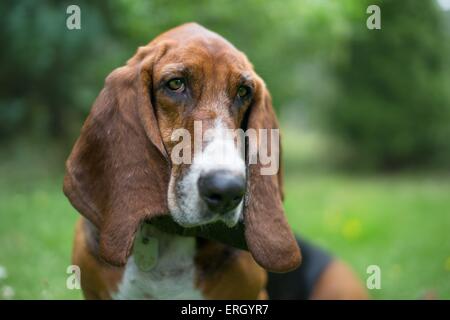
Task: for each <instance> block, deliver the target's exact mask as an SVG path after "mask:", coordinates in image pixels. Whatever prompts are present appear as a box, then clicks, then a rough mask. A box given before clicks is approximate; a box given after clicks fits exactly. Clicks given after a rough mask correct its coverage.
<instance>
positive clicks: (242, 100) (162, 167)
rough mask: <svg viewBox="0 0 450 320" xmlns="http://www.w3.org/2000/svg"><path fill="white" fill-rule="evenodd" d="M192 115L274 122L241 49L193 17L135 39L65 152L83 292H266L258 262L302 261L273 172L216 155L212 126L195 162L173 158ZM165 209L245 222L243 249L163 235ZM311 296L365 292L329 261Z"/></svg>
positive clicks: (225, 122) (230, 295) (205, 124)
mask: <svg viewBox="0 0 450 320" xmlns="http://www.w3.org/2000/svg"><path fill="white" fill-rule="evenodd" d="M195 121H201V123H202V130H208V129H215V130H219V131H220V130H225V129H238V128H242V129H249V128H253V129H261V128H263V129H276V128H278V123H277V120H276V117H275V113H274V110H273V108H272V104H271V98H270V95H269V93H268V91H267V89H266V87H265V84H264V82H263V81H262V80H261V78H260V77H258V75H257V74H256V73H255V72H254V70H253V67H252V65H251V64H250V62H249V61H248V60H247V58H246V56H245V55H244V54H243V53H241V52H240V51H238V50H237V49H236V48H235V47H234V46H233V45H231V44H230V43H229V42H227V41H226V40H225V39H223V38H222V37H220V36H219V35H217V34H215V33H213V32H211V31H208V30H206V29H205V28H203V27H201V26H199V25H197V24H194V23H190V24H185V25H182V26H180V27H177V28H175V29H172V30H170V31H168V32H166V33H164V34H162V35H160V36H159V37H157V38H156V39H154V40H153V41H152V42H150V43H149V44H148V45H147V46H144V47H141V48H139V49H138V51H137V53H136V54H135V55H134V56H133V57H132V58H131V59H130V60H129V61H128V62H127V64H126V65H125V66H123V67H120V68H118V69H116V70H114V71H113V72H112V73H111V74H110V75H109V76H108V77H107V79H106V81H105V87H104V88H103V90H102V91H101V93H100V95H99V96H98V98H97V100H96V102H95V103H94V105H93V107H92V110H91V113H90V115H89V117H88V119H87V120H86V122H85V124H84V126H83V128H82V131H81V134H80V137H79V139H78V140H77V142H76V144H75V146H74V148H73V150H72V153H71V155H70V157H69V159H68V160H67V164H66V166H67V173H66V177H65V179H64V193H65V194H66V195H67V197H68V198H69V200H70V202H71V203H72V205H73V206H74V207H75V208H76V209H77V210H78V211H79V212H80V213H81V214H82V215H83V217H82V218H81V219H80V220H79V222H78V223H77V227H76V234H75V243H74V251H73V263H74V264H75V265H78V266H79V267H80V269H81V286H82V289H83V293H84V295H85V297H86V298H88V299H109V298H118V299H146V298H150V299H191V298H192V299H200V298H210V299H211V298H212V299H257V298H266V297H267V294H266V290H265V287H266V282H267V272H266V270H268V271H274V272H286V271H289V270H292V269H295V268H296V267H297V266H298V265H299V264H300V260H301V255H300V250H299V248H298V246H297V242H296V240H295V238H294V236H293V234H292V232H291V230H290V228H289V226H288V224H287V222H286V219H285V217H284V213H283V207H282V194H283V191H282V172H281V170H279V172H278V174H277V175H261V174H260V168H261V165H260V164H254V165H248V163H247V161H246V159H245V157H243V156H242V154H240V153H239V152H238V151H237V150H236V149H235V148H231V149H229V152H227V153H226V154H225V156H224V159H220V160H221V161H218V159H217V154H216V153H215V151H216V150H217V149H218V148H219V147H220V146H223V144H225V143H226V142H225V141H224V140H223V139H221V138H220V137H219V136H220V135H217V136H213V137H211V138H210V139H207V140H205V141H204V142H203V154H202V158H201V159H200V157H197V154H196V153H195V150H193V151H192V155H193V161H192V163H191V164H174V163H172V161H171V158H170V155H171V152H172V150H173V148H174V146H175V142H174V141H172V132H173V130H174V129H177V128H185V129H187V130H188V131H191V132H192V131H193V130H194V122H195ZM161 216H170V217H171V219H172V220H173V221H175V222H176V224H177V225H179V226H181V227H183V228H186V230H187V229H190V228H193V227H196V226H206V225H210V224H211V223H217V222H219V223H223V225H224V226H225V225H226V226H228V227H230V228H232V227H235V226H236V225H237V224H239V223H241V224H243V225H245V228H244V229H245V231H243V232H245V242H246V245H247V248H248V251H246V250H240V249H236V248H233V247H232V246H229V245H227V243H226V242H225V243H223V242H216V241H213V240H206V239H204V238H202V237H196V236H191V237H186V236H185V235H179V234H174V233H167V232H165V231H163V230H161V229H160V228H158V227H157V226H155V225H154V224H153V223H152V222H153V221H156V220H155V219H157V218H158V217H161ZM200 229H201V227H200ZM213 238H214V237H213ZM231 242H232V241H231ZM231 242H230V243H231ZM324 281H325V283H324ZM314 297H315V298H364V297H365V292H364V290H363V289H362V287H361V286H360V285H359V282H358V280H357V279H356V278H355V277H354V276H353V274H352V273H351V271H350V270H349V269H348V268H347V267H345V266H344V265H343V264H342V263H339V262H336V263H331V264H330V266H329V267H327V270H325V272H324V273H323V276H322V277H321V280H320V281H319V282H318V288H317V290H315V294H314Z"/></svg>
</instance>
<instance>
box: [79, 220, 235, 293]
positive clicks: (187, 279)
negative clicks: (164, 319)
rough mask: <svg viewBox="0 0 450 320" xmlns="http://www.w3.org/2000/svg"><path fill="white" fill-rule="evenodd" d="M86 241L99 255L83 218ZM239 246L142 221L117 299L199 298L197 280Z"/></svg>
mask: <svg viewBox="0 0 450 320" xmlns="http://www.w3.org/2000/svg"><path fill="white" fill-rule="evenodd" d="M84 228H85V234H86V242H87V243H86V244H87V246H88V248H89V251H90V252H91V253H92V254H93V255H94V256H96V257H98V255H99V252H98V250H99V232H98V229H97V228H96V227H95V226H94V225H93V224H92V223H90V222H89V221H88V220H86V219H84ZM239 251H240V250H238V249H235V248H233V247H230V246H227V245H225V244H221V243H219V242H215V241H211V240H206V239H203V238H196V237H187V236H180V235H176V234H168V233H165V232H162V231H160V230H159V228H156V227H155V226H153V225H151V224H146V223H144V224H142V225H141V226H140V227H139V230H138V232H137V233H136V237H135V241H134V245H133V250H132V254H131V256H130V257H129V258H128V261H127V264H126V265H125V267H124V268H123V269H124V270H123V276H122V279H121V281H120V284H119V287H118V291H117V292H115V293H113V294H112V296H113V297H114V298H117V299H168V298H171V299H176V298H180V299H201V298H202V295H201V292H200V291H201V290H200V289H197V284H199V283H201V282H202V281H204V280H206V279H211V278H214V277H215V275H216V274H217V273H218V272H221V270H223V268H224V267H226V266H227V265H229V264H230V263H231V262H232V261H234V259H235V258H236V257H237V255H238V252H239Z"/></svg>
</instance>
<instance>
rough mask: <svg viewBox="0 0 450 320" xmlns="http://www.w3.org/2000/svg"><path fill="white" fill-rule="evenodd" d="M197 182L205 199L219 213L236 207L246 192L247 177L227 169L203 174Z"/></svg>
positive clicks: (212, 209)
mask: <svg viewBox="0 0 450 320" xmlns="http://www.w3.org/2000/svg"><path fill="white" fill-rule="evenodd" d="M197 184H198V190H199V192H200V196H201V197H202V199H203V201H205V203H206V204H207V206H208V208H209V209H210V210H211V211H213V212H217V213H227V212H229V211H230V210H232V209H234V208H236V207H237V205H238V204H239V203H240V202H241V200H242V197H243V196H244V193H245V178H244V177H242V176H240V175H236V174H234V173H232V172H230V171H226V170H217V171H213V172H208V173H205V174H202V175H201V176H200V178H199V179H198V182H197Z"/></svg>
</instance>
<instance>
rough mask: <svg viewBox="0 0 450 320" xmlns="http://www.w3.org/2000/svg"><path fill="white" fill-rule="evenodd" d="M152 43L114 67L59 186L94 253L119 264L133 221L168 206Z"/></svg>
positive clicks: (132, 234) (123, 260)
mask: <svg viewBox="0 0 450 320" xmlns="http://www.w3.org/2000/svg"><path fill="white" fill-rule="evenodd" d="M156 52H158V50H157V48H156V47H155V46H154V45H148V46H147V47H143V48H140V49H139V51H138V52H137V54H136V55H135V56H134V57H133V58H132V59H130V60H129V61H128V63H127V65H125V66H123V67H120V68H118V69H116V70H114V71H113V72H112V73H111V74H110V75H109V76H108V77H107V79H106V81H105V86H104V88H103V90H102V91H101V92H100V94H99V96H98V98H97V100H96V101H95V103H94V105H93V107H92V109H91V112H90V114H89V117H88V118H87V120H86V122H85V123H84V125H83V128H82V130H81V134H80V137H79V138H78V140H77V142H76V144H75V146H74V148H73V150H72V153H71V154H70V156H69V159H68V160H67V162H66V176H65V178H64V193H65V194H66V196H67V197H68V198H69V200H70V202H71V203H72V205H73V206H74V207H75V208H76V209H77V210H78V211H79V212H80V213H81V214H82V215H83V216H84V217H85V218H87V219H88V220H89V221H91V222H92V223H93V224H94V225H95V226H96V227H97V229H98V231H99V252H98V254H99V256H100V257H101V258H103V259H104V260H105V261H107V262H108V263H110V264H113V265H119V266H120V265H124V264H125V263H126V261H127V258H128V256H129V255H130V251H131V248H132V245H133V240H134V237H135V233H136V230H137V228H138V226H139V224H140V223H141V222H142V221H143V220H146V219H150V218H154V217H156V216H160V215H164V214H167V213H168V212H169V209H168V206H167V195H166V192H167V185H168V181H169V177H170V164H169V160H168V156H167V153H166V151H165V148H164V146H163V143H162V139H161V135H160V131H159V126H158V123H157V120H156V117H155V112H154V110H153V106H152V101H151V100H152V99H151V97H150V94H151V91H152V88H151V84H152V81H151V75H152V66H153V61H154V59H155V55H156V54H157V53H156Z"/></svg>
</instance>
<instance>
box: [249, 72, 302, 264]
mask: <svg viewBox="0 0 450 320" xmlns="http://www.w3.org/2000/svg"><path fill="white" fill-rule="evenodd" d="M246 125H247V129H255V131H256V134H257V137H258V145H260V143H261V136H262V134H264V133H263V131H260V129H267V134H268V135H269V138H267V141H271V139H270V129H278V121H277V119H276V116H275V112H274V110H273V107H272V101H271V97H270V94H269V92H268V90H267V89H266V87H265V84H264V82H263V81H262V80H259V79H258V87H257V90H256V92H255V100H254V102H253V104H252V106H251V107H250V110H249V113H248V114H247V119H246ZM267 144H268V146H267V150H268V151H269V150H270V152H278V151H279V152H278V154H279V163H280V164H281V148H279V150H278V151H277V150H275V148H274V146H271V144H270V143H269V142H268V143H267ZM249 149H250V150H251V147H250V148H247V151H248V150H249ZM248 158H249V156H248V155H247V161H248V160H249V159H248ZM262 168H263V166H262V164H261V162H260V159H258V161H257V163H256V164H248V192H247V195H246V201H245V203H246V207H245V212H244V221H245V237H246V241H247V245H248V248H249V250H250V252H251V253H252V255H253V257H254V258H255V260H256V261H257V262H258V263H259V264H260V265H261V266H262V267H264V268H265V269H267V270H269V271H274V272H286V271H289V270H292V269H295V268H296V267H297V266H298V265H299V264H300V260H301V254H300V250H299V248H298V245H297V242H296V240H295V238H294V236H293V234H292V231H291V229H290V227H289V225H288V223H287V221H286V218H285V216H284V211H283V205H282V197H283V189H282V187H283V186H282V172H281V169H280V170H279V171H278V174H273V175H264V174H261V169H262Z"/></svg>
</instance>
